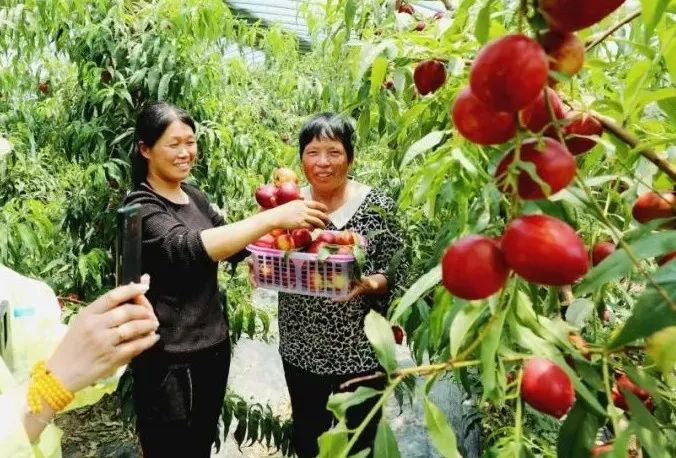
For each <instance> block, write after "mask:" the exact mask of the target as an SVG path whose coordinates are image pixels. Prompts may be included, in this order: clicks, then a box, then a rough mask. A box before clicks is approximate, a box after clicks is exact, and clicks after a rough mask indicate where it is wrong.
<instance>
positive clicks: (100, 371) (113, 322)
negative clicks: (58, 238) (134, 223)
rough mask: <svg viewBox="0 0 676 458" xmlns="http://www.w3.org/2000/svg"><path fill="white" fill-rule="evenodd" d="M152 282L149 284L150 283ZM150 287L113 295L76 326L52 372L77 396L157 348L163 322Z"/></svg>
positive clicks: (50, 365) (61, 347) (85, 311)
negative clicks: (148, 293)
mask: <svg viewBox="0 0 676 458" xmlns="http://www.w3.org/2000/svg"><path fill="white" fill-rule="evenodd" d="M146 281H147V280H146ZM146 291H148V285H147V283H146V284H143V283H141V284H133V283H132V284H129V285H126V286H120V287H118V288H115V289H113V290H111V291H108V292H107V293H106V294H104V295H103V296H101V297H99V298H98V299H96V300H95V301H94V302H92V303H91V304H90V305H88V306H87V307H85V308H84V309H82V311H80V313H78V315H77V316H76V317H75V318H73V320H71V323H70V325H69V328H68V331H67V332H66V335H65V336H64V338H63V340H62V341H61V343H60V344H59V346H58V347H57V349H56V351H55V352H54V354H53V355H52V357H51V358H50V359H49V361H47V368H48V369H49V370H50V371H51V372H52V373H53V374H54V376H55V377H56V378H57V379H59V380H60V381H61V383H63V385H64V386H65V387H66V388H67V389H68V390H70V391H71V392H73V393H75V392H76V391H79V390H81V389H82V388H85V387H86V386H89V385H91V384H92V383H94V382H96V381H97V380H99V379H100V378H103V377H105V376H107V375H108V374H110V373H111V372H113V371H114V370H115V369H117V368H118V367H120V366H122V365H124V364H127V363H128V362H129V361H130V360H131V359H132V358H133V357H135V356H136V355H138V354H139V353H141V352H143V351H145V350H147V349H148V348H150V347H152V346H153V345H155V343H156V342H157V341H158V340H159V336H158V335H157V334H155V331H156V330H157V328H158V326H159V322H158V321H157V317H156V316H155V313H154V312H153V308H152V306H151V305H150V303H149V302H148V299H146V297H145V296H144V295H143V294H145V293H146Z"/></svg>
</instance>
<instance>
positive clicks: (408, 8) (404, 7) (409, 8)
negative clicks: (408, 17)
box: [398, 3, 415, 14]
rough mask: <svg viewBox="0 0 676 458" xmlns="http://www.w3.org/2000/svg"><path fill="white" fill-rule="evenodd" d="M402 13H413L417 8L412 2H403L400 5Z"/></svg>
mask: <svg viewBox="0 0 676 458" xmlns="http://www.w3.org/2000/svg"><path fill="white" fill-rule="evenodd" d="M398 11H399V12H400V13H405V14H413V13H415V9H414V8H413V5H411V4H410V3H402V4H401V5H399V10H398Z"/></svg>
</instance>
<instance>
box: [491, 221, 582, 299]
mask: <svg viewBox="0 0 676 458" xmlns="http://www.w3.org/2000/svg"><path fill="white" fill-rule="evenodd" d="M501 246H502V252H503V253H504V255H505V260H506V261H507V265H508V266H509V267H510V268H512V269H513V270H514V271H515V272H516V273H517V274H519V275H520V276H522V277H523V278H525V279H526V280H528V281H530V282H533V283H538V284H541V285H550V286H562V285H570V284H571V283H573V282H574V281H576V280H578V279H579V278H581V277H582V276H583V275H584V274H586V273H587V270H588V269H589V257H588V254H587V248H586V247H585V246H584V243H583V242H582V239H580V237H579V236H578V235H577V234H576V233H575V231H574V230H573V228H572V227H570V226H569V225H567V224H566V223H564V222H563V221H561V220H559V219H556V218H554V217H551V216H548V215H525V216H520V217H518V218H516V219H514V220H512V222H511V223H509V224H508V225H507V228H506V229H505V233H504V235H503V237H502V244H501Z"/></svg>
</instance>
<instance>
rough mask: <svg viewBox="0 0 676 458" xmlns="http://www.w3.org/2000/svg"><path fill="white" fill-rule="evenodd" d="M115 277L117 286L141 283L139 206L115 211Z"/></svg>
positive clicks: (134, 205)
mask: <svg viewBox="0 0 676 458" xmlns="http://www.w3.org/2000/svg"><path fill="white" fill-rule="evenodd" d="M115 276H116V282H117V286H120V285H127V284H129V283H131V282H134V283H139V282H140V281H141V204H131V205H126V206H124V207H121V208H118V210H117V244H116V247H115Z"/></svg>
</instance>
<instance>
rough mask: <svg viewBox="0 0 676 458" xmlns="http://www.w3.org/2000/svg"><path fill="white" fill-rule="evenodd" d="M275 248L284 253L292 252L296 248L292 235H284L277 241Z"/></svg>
mask: <svg viewBox="0 0 676 458" xmlns="http://www.w3.org/2000/svg"><path fill="white" fill-rule="evenodd" d="M275 248H277V249H278V250H282V251H290V250H293V249H294V248H296V245H295V243H294V241H293V237H292V236H291V234H282V235H280V236H278V237H277V238H276V239H275Z"/></svg>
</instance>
